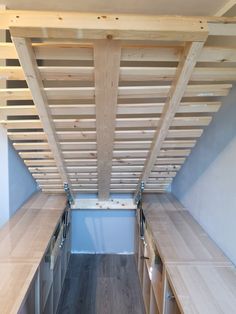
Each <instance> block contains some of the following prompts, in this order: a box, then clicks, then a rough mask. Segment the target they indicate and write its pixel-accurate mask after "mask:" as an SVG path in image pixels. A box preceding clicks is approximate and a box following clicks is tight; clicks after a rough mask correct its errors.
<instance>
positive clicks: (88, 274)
mask: <svg viewBox="0 0 236 314" xmlns="http://www.w3.org/2000/svg"><path fill="white" fill-rule="evenodd" d="M62 313H63V314H64V313H68V314H74V313H79V314H134V313H135V314H144V313H145V311H144V305H143V299H142V294H141V288H140V285H139V279H138V273H137V270H136V265H135V260H134V256H132V255H100V254H98V255H86V254H83V255H71V258H70V263H69V267H68V271H67V274H66V279H65V283H64V286H63V291H62V296H61V300H60V304H59V309H58V314H62Z"/></svg>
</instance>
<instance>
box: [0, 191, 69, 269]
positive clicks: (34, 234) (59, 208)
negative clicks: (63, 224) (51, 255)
mask: <svg viewBox="0 0 236 314" xmlns="http://www.w3.org/2000/svg"><path fill="white" fill-rule="evenodd" d="M65 206H66V197H65V196H64V195H47V194H42V193H37V194H36V195H34V196H33V197H32V198H31V199H30V200H29V201H28V202H26V203H25V204H24V205H23V206H22V208H21V209H19V210H18V211H17V212H16V214H15V215H14V216H13V217H12V218H11V219H10V220H9V221H8V222H7V223H6V224H5V225H4V226H3V228H2V229H0V261H4V262H7V261H13V262H16V261H19V262H27V263H28V262H33V263H37V264H39V263H40V261H41V259H42V257H43V255H44V253H45V251H46V248H47V246H48V243H49V239H50V238H51V236H52V234H53V231H54V229H55V227H56V225H57V223H58V221H59V219H60V217H61V215H62V213H63V211H64V209H65Z"/></svg>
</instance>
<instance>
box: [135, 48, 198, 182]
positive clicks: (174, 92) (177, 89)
mask: <svg viewBox="0 0 236 314" xmlns="http://www.w3.org/2000/svg"><path fill="white" fill-rule="evenodd" d="M202 47H203V43H202V42H195V43H192V44H188V45H187V46H186V48H185V50H184V53H183V56H182V59H181V61H180V63H179V65H178V68H177V72H176V78H175V81H174V83H173V85H172V88H171V90H170V92H169V94H168V96H167V100H166V104H165V108H164V112H163V113H162V116H161V120H160V122H159V124H158V129H157V131H156V134H155V135H154V139H153V143H152V147H151V149H150V152H149V154H148V157H147V159H146V163H145V166H144V170H143V172H142V175H141V177H140V184H141V182H144V183H146V181H147V179H148V177H149V176H150V173H151V171H152V168H153V166H154V164H155V160H156V158H157V156H158V155H159V154H160V151H161V147H162V144H163V142H164V140H165V138H166V135H167V132H168V129H169V127H170V126H171V124H172V121H173V119H174V116H175V114H176V111H177V109H178V107H179V104H180V101H181V99H182V97H183V95H184V93H185V90H186V87H187V84H188V81H189V79H190V77H191V74H192V71H193V68H194V66H195V64H196V62H197V58H198V56H199V54H200V52H201V49H202Z"/></svg>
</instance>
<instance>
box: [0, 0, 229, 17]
mask: <svg viewBox="0 0 236 314" xmlns="http://www.w3.org/2000/svg"><path fill="white" fill-rule="evenodd" d="M227 2H228V0H197V1H196V0H78V1H76V0H66V1H60V0H59V1H58V0H41V1H40V0H39V1H35V0H0V3H1V4H3V5H6V7H7V8H8V9H22V10H53V11H57V10H68V11H84V12H110V13H111V12H112V13H134V14H160V15H162V14H170V15H172V14H176V15H214V14H215V13H216V12H217V11H218V10H219V9H220V8H221V7H222V6H224V4H225V3H227Z"/></svg>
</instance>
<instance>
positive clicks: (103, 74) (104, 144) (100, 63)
mask: <svg viewBox="0 0 236 314" xmlns="http://www.w3.org/2000/svg"><path fill="white" fill-rule="evenodd" d="M120 54H121V46H120V42H119V41H113V40H109V39H106V40H102V41H97V42H96V43H95V44H94V66H95V104H96V121H95V122H96V131H97V159H98V198H99V199H100V200H107V199H108V198H109V194H110V179H111V172H112V156H113V140H114V133H115V123H116V121H115V119H116V111H117V109H116V107H117V96H118V85H119V71H120Z"/></svg>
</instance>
